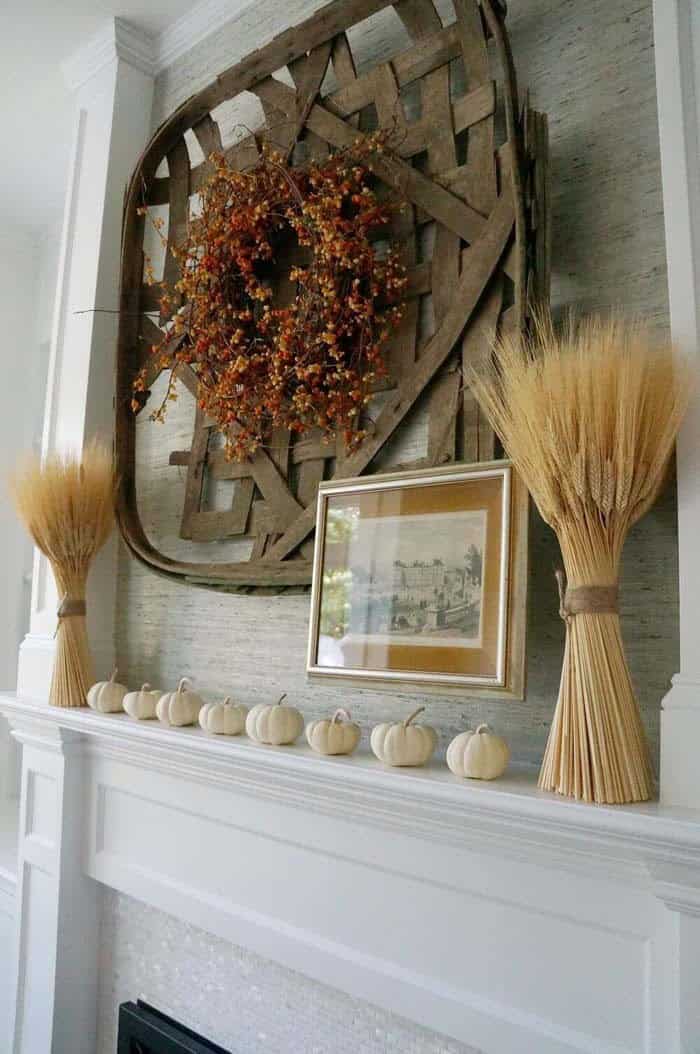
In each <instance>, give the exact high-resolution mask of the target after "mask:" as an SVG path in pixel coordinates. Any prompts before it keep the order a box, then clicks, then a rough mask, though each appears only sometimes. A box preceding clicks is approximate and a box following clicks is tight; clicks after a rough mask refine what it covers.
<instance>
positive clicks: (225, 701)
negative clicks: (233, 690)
mask: <svg viewBox="0 0 700 1054" xmlns="http://www.w3.org/2000/svg"><path fill="white" fill-rule="evenodd" d="M230 702H231V696H230V695H227V696H226V698H225V699H224V701H223V703H222V704H221V705H222V706H228V705H229V703H230Z"/></svg>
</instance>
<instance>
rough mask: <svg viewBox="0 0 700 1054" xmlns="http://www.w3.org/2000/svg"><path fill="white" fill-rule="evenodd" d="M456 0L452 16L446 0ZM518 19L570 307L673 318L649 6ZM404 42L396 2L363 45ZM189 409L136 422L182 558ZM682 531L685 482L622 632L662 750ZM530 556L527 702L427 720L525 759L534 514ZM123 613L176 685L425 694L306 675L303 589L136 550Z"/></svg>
mask: <svg viewBox="0 0 700 1054" xmlns="http://www.w3.org/2000/svg"><path fill="white" fill-rule="evenodd" d="M315 6H318V4H317V3H312V2H311V0H303V2H302V0H292V2H291V3H289V4H285V5H284V8H283V12H284V17H285V18H286V20H287V22H297V21H299V19H301V18H302V17H305V16H306V15H307V14H308V13H309V12H310V11H311V10H313V8H314V7H315ZM442 9H443V12H444V13H448V12H449V3H446V4H443V8H442ZM281 17H282V9H281V8H280V6H279V5H277V4H275V3H272V2H271V0H264V2H262V3H257V4H255V6H254V10H253V9H251V10H250V11H249V12H248V13H245V14H244V15H242V16H241V17H240V18H239V19H238V20H236V21H235V22H234V23H232V24H231V26H230V28H229V29H228V30H227V31H223V32H219V33H216V34H215V35H214V36H213V38H211V39H210V40H206V41H203V42H202V43H201V44H199V45H198V46H197V47H196V48H194V49H193V50H192V52H191V53H189V54H188V55H187V56H185V57H184V58H183V59H181V60H180V61H179V62H178V63H177V64H176V65H175V66H174V67H173V68H172V69H170V70H168V71H166V72H165V73H163V74H162V75H161V76H160V77H159V78H158V83H157V89H156V100H155V113H154V121H153V123H154V126H155V125H157V124H159V123H160V122H161V121H162V120H163V119H164V118H165V116H166V115H167V114H168V113H169V112H171V111H172V109H173V108H174V107H175V106H177V105H178V104H179V103H180V102H181V101H182V100H183V99H184V98H186V97H187V96H188V95H190V94H192V92H194V91H196V90H198V89H199V88H201V87H202V86H203V85H204V84H205V83H206V82H207V81H208V80H209V79H210V78H211V76H212V75H213V74H215V73H216V72H217V71H219V70H220V69H222V68H223V67H224V66H226V65H228V64H231V63H233V62H235V61H236V60H237V59H238V58H240V57H242V56H244V55H245V54H247V53H248V52H249V51H250V50H251V49H252V48H254V47H257V46H259V44H260V43H261V42H264V41H265V40H266V39H268V38H269V37H270V36H271V35H273V33H274V32H277V31H279V30H280V29H281V28H283V26H282V25H281V23H280V19H281ZM509 26H510V33H511V39H512V44H513V49H514V53H515V56H516V60H517V65H518V69H519V73H520V78H521V82H522V84H529V86H530V90H531V95H532V99H533V103H534V105H535V106H537V107H538V108H540V109H543V110H545V111H546V112H547V113H548V114H549V117H550V129H551V152H552V187H553V198H554V247H553V257H554V275H553V299H554V302H555V304H557V305H565V304H567V305H568V304H572V305H575V306H577V307H582V308H584V309H595V308H603V309H605V308H608V307H611V306H614V305H617V304H622V305H624V306H625V308H626V309H628V310H630V311H639V312H641V313H643V314H644V315H646V316H648V317H650V318H651V320H652V322H653V323H654V324H655V325H656V326H658V327H659V328H661V329H663V328H664V327H665V326H666V322H667V299H666V275H665V258H664V244H663V215H662V206H661V183H660V168H659V151H658V136H657V127H656V100H655V90H654V69H653V52H652V30H651V4H650V3H646V2H645V3H642V4H640V3H638V2H634V0H617V2H616V3H615V4H609V3H608V2H606V0H595V2H590V0H588V2H585V3H584V2H583V0H568V2H564V3H562V2H560V0H556V2H555V0H549V2H547V0H514V2H512V3H511V4H510V15H509ZM402 40H404V36H403V33H402V30H401V27H400V25H399V23H398V19H397V17H396V15H395V14H394V13H393V11H387V12H384V13H383V15H382V17H381V18H380V19H378V20H376V22H375V21H374V20H373V21H372V22H370V23H369V24H368V25H367V27H366V29H364V30H362V29H361V31H360V32H359V34H358V36H357V38H356V39H355V40H354V41H353V43H354V45H355V46H356V47H357V48H358V50H359V52H360V55H361V59H362V60H363V61H369V60H370V59H372V60H374V59H375V58H376V57H377V55H379V54H381V53H385V52H386V50H387V41H389V43H390V45H391V46H392V47H393V48H395V47H396V46H397V44H398V45H399V46H400V45H401V42H402ZM249 99H252V97H249ZM252 116H253V114H252V112H251V114H249V116H248V119H252ZM219 117H220V120H221V126H222V130H223V134H224V137H225V139H228V138H230V137H231V135H232V133H233V129H234V126H235V124H236V123H237V121H239V120H240V114H239V115H236V114H235V113H233V112H232V111H231V110H228V111H227V110H226V109H222V113H221V114H220V115H219ZM192 413H193V407H192V403H191V400H190V399H189V398H188V397H187V395H186V394H185V395H184V396H183V397H182V399H181V400H180V402H179V403H178V404H177V405H176V407H175V408H174V410H173V411H172V412H171V413H170V414H169V417H168V420H167V423H166V424H165V425H164V426H162V427H155V426H153V425H150V424H148V423H147V422H146V420H145V418H144V421H143V423H142V427H141V429H140V435H139V479H140V495H141V507H142V512H143V518H144V524H145V526H146V529H147V531H149V532H152V533H153V535H154V536H156V537H158V538H159V540H160V541H161V543H162V545H163V549H164V551H165V552H167V553H170V554H172V555H175V554H176V553H177V554H179V553H182V554H183V555H184V554H185V553H186V552H188V551H190V550H191V548H192V547H191V544H190V543H186V542H182V541H181V540H179V539H178V538H177V531H178V525H179V516H180V507H181V505H180V503H181V494H182V491H181V481H182V478H183V475H184V470H182V469H176V468H170V467H169V466H168V464H167V454H168V451H170V450H172V449H176V448H180V449H181V448H183V447H186V446H188V445H189V438H190V434H191V432H190V427H191V420H192ZM219 497H221V496H219ZM675 534H676V528H675V511H674V491H673V488H672V487H671V488H669V489H668V490H667V492H666V495H665V497H664V499H663V501H662V502H661V503H660V504H659V505H658V506H657V508H656V509H655V510H654V511H653V512H652V513H651V515H650V516H649V517H648V518H647V519H646V521H645V522H644V523H642V524H641V525H640V526H639V527H638V528H637V530H636V531H635V533H634V535H633V537H632V538H631V539H630V542H629V546H628V549H627V552H626V556H625V567H624V589H623V605H624V606H623V615H624V633H625V638H626V641H627V644H628V649H629V655H630V663H631V666H632V673H633V676H634V680H635V683H636V684H637V686H638V689H639V694H640V699H641V704H642V708H643V711H644V718H645V723H646V726H647V729H648V732H649V737H650V740H651V743H652V752H653V755H654V757H655V758H656V757H657V755H658V710H659V701H660V699H661V697H662V695H663V693H664V691H665V689H666V686H667V684H668V680H669V677H670V675H671V674H672V673H673V672H675V670H676V669H677V666H678V657H677V650H678V625H677V586H676V582H677V576H676V537H675ZM195 548H198V549H199V552H198V553H197V557H198V558H199V559H202V560H205V559H210V558H211V559H225V558H228V559H231V558H235V556H236V554H238V555H243V554H242V553H241V543H239V542H234V543H214V544H213V545H211V546H199V547H195ZM207 550H209V552H207ZM531 555H532V572H531V582H530V615H529V646H528V655H529V687H528V694H527V699H526V701H525V702H524V703H502V702H495V703H494V702H491V703H484V702H482V701H478V700H474V699H470V698H469V697H468V696H467V695H465V696H464V698H459V699H455V698H452V699H447V698H445V699H442V698H438V697H435V696H430V697H429V698H427V699H426V703H427V705H428V707H429V720H430V721H431V723H432V724H434V725H435V726H436V727H437V728H438V730H439V731H440V733H441V735H442V739H443V745H444V742H445V741H446V740H447V739H448V738H449V737H451V736H452V735H453V734H454V733H455V732H456V731H457V730H459V729H462V728H464V727H465V726H466V725H467V724H468V723H469V722H471V721H475V720H478V719H481V720H489V721H490V722H492V723H493V724H495V725H496V726H497V727H498V728H499V729H500V730H501V731H503V732H504V733H505V735H506V736H507V737H508V739H509V740H510V743H511V746H512V748H513V754H514V757H515V759H516V760H519V761H522V762H529V763H532V764H536V763H538V762H539V760H540V757H541V754H542V750H543V746H544V742H545V738H546V734H547V729H548V726H549V722H550V719H551V715H552V710H553V707H554V702H555V699H556V692H557V684H558V676H559V669H560V660H561V649H562V641H563V631H562V626H561V624H560V621H559V619H558V617H557V615H556V607H557V605H556V601H555V589H554V583H553V577H552V570H553V567H554V566H555V564H556V563H557V549H556V544H555V543H554V541H553V538H552V536H551V534H550V532H549V531H548V530H547V528H545V527H544V526H543V525H542V524H541V522H539V520H538V519H537V517H536V516H533V523H532V545H531ZM119 613H120V614H119V620H118V650H119V657H120V666H121V668H122V669H123V670H124V671H125V672H128V676H129V679H130V681H132V682H134V683H136V682H140V681H141V680H142V679H146V678H147V679H148V680H150V681H151V682H153V683H156V684H159V685H166V684H171V683H173V682H174V681H176V679H177V678H178V677H179V676H181V675H184V674H187V675H189V676H191V677H192V678H193V680H194V681H195V683H196V685H197V686H198V688H200V689H201V690H202V691H203V692H204V693H205V694H207V695H209V694H211V695H219V694H223V693H228V692H231V693H232V694H234V695H237V696H238V697H240V700H241V701H242V702H245V703H248V702H250V701H252V700H253V699H255V700H259V699H260V698H265V697H268V696H269V697H272V696H273V695H274V694H275V692H277V691H278V690H279V691H281V690H286V691H287V692H288V693H289V695H290V697H291V698H292V700H293V701H294V702H296V703H298V704H299V705H301V707H302V708H303V710H304V712H305V713H306V714H308V715H309V716H317V715H319V714H322V713H326V712H327V711H328V710H329V709H331V708H332V707H334V706H336V705H337V704H338V703H339V702H343V703H345V704H351V705H352V709H353V712H354V713H355V715H356V716H357V717H358V718H359V719H360V721H361V722H362V723H363V724H365V725H367V724H369V723H371V722H373V721H375V720H377V719H378V718H379V717H380V715H381V717H382V718H393V717H394V716H395V715H399V714H401V713H404V712H405V709H406V707H407V706H408V705H410V702H411V701H412V700H413V698H414V696H413V695H411V696H410V698H408V697H407V696H406V695H405V694H404V695H402V694H401V693H400V692H396V693H390V694H389V693H385V692H376V691H358V690H357V689H356V688H354V687H352V688H350V687H343V686H338V687H327V686H320V685H316V684H314V685H308V684H307V683H306V677H305V673H304V662H305V647H306V637H307V626H308V614H309V601H308V598H307V597H304V596H299V597H280V598H267V597H245V596H243V597H240V596H239V597H236V596H222V595H218V594H216V593H210V592H206V591H204V590H199V589H194V588H191V587H184V586H180V585H177V584H174V583H171V582H168V581H165V580H163V579H160V578H157V577H155V576H154V575H153V574H151V573H150V572H149V571H147V570H146V569H145V568H143V567H141V566H140V565H138V564H136V563H135V562H134V561H133V560H132V559H130V558H129V557H128V555H126V554H125V553H124V554H123V556H122V559H121V562H120V573H119Z"/></svg>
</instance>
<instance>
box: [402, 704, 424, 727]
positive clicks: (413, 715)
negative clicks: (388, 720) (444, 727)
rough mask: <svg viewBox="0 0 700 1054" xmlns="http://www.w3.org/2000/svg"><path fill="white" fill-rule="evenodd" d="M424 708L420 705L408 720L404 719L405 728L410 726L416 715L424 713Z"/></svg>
mask: <svg viewBox="0 0 700 1054" xmlns="http://www.w3.org/2000/svg"><path fill="white" fill-rule="evenodd" d="M424 710H425V707H424V706H419V707H418V709H417V710H414V711H413V713H412V714H411V716H410V717H407V718H406V720H405V721H404V723H403V727H404V728H408V726H409V725H410V723H411V721H413V719H414V717H418V714H422V713H423V711H424Z"/></svg>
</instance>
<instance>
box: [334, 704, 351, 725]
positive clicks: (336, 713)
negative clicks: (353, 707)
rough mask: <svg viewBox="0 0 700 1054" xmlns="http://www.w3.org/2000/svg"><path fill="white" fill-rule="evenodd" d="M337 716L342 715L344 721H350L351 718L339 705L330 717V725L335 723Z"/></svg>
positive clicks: (336, 722)
mask: <svg viewBox="0 0 700 1054" xmlns="http://www.w3.org/2000/svg"><path fill="white" fill-rule="evenodd" d="M339 717H344V718H345V720H346V721H351V720H352V718H351V717H350V713H349V711H348V710H346V709H345V708H344V707H342V706H339V707H338V709H337V710H336V712H335V713H334V714H333V717H332V718H331V724H332V725H337V724H338V718H339Z"/></svg>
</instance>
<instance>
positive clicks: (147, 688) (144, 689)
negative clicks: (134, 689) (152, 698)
mask: <svg viewBox="0 0 700 1054" xmlns="http://www.w3.org/2000/svg"><path fill="white" fill-rule="evenodd" d="M150 690H151V686H150V684H149V683H148V681H146V683H145V684H142V685H141V691H142V692H150Z"/></svg>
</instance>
